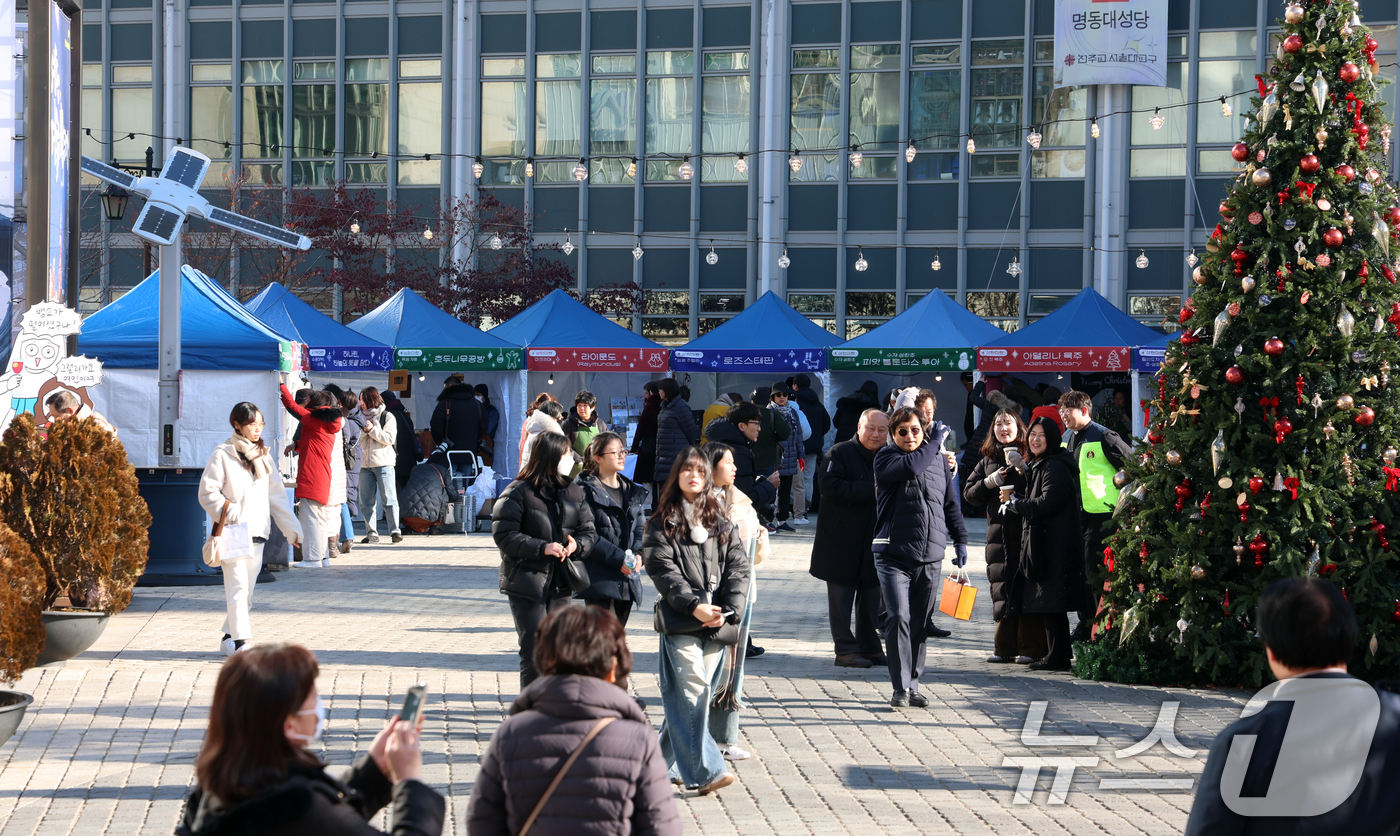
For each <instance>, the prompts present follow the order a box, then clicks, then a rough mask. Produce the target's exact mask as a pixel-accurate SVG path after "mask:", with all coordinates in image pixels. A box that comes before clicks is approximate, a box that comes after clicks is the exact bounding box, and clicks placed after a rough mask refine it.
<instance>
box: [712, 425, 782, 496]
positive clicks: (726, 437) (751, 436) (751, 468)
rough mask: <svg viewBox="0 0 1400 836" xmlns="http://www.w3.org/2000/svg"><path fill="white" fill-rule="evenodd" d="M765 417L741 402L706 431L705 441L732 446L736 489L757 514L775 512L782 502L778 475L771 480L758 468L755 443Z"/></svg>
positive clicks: (772, 475) (770, 477) (770, 476)
mask: <svg viewBox="0 0 1400 836" xmlns="http://www.w3.org/2000/svg"><path fill="white" fill-rule="evenodd" d="M762 426H763V425H762V414H761V412H760V411H759V408H758V407H757V406H754V405H753V404H751V403H744V402H740V403H737V404H735V405H734V406H731V407H730V408H729V411H728V412H727V413H725V415H724V417H723V418H716V419H715V420H713V421H711V422H710V423H709V425H708V426H706V427H705V438H706V439H707V440H709V441H712V442H713V441H717V442H719V443H720V444H728V445H729V446H730V447H731V448H733V450H734V487H736V488H738V489H739V490H740V492H742V493H743V494H744V496H747V497H748V498H749V501H750V502H752V503H753V507H754V508H755V509H756V510H761V509H765V508H768V509H771V508H772V507H773V503H774V502H776V501H777V499H778V482H779V481H780V477H779V476H778V474H777V473H776V472H775V473H770V474H769V475H768V477H767V478H764V477H762V476H760V475H759V473H758V467H757V465H755V464H754V459H753V443H754V441H755V440H756V439H757V438H758V433H759V431H760V430H761V429H762Z"/></svg>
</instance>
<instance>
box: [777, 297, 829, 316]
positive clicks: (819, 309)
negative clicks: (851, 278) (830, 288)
mask: <svg viewBox="0 0 1400 836" xmlns="http://www.w3.org/2000/svg"><path fill="white" fill-rule="evenodd" d="M787 301H788V304H789V305H791V306H792V308H793V310H795V311H797V312H798V313H804V314H814V313H816V314H821V313H836V297H835V296H830V295H827V294H814V293H789V294H788V299H787Z"/></svg>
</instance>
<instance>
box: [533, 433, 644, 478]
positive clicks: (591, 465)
mask: <svg viewBox="0 0 1400 836" xmlns="http://www.w3.org/2000/svg"><path fill="white" fill-rule="evenodd" d="M614 441H616V442H617V443H619V444H621V445H622V449H623V450H626V449H627V442H626V441H624V440H623V439H622V436H620V435H618V434H617V433H615V432H605V433H598V434H597V435H595V436H593V440H592V441H590V442H588V446H587V447H586V448H584V451H583V472H584V473H597V472H598V461H597V457H598V456H601V455H603V451H604V450H606V449H608V445H609V444H611V443H613V442H614ZM533 460H534V457H533V456H531V461H533Z"/></svg>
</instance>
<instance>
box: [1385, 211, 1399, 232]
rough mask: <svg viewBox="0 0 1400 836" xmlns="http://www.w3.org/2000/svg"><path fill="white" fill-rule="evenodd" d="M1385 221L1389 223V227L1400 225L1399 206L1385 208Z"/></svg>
mask: <svg viewBox="0 0 1400 836" xmlns="http://www.w3.org/2000/svg"><path fill="white" fill-rule="evenodd" d="M1385 222H1386V223H1388V224H1390V228H1391V229H1394V228H1395V227H1396V226H1397V225H1400V206H1392V207H1390V208H1389V209H1386V210H1385Z"/></svg>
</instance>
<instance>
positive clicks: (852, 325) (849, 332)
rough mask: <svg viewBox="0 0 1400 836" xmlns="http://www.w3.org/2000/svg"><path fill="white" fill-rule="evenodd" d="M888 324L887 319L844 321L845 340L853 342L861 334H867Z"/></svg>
mask: <svg viewBox="0 0 1400 836" xmlns="http://www.w3.org/2000/svg"><path fill="white" fill-rule="evenodd" d="M886 322H889V320H887V319H848V320H846V339H848V340H853V339H855V338H856V337H859V336H860V335H861V334H867V333H869V332H871V331H874V330H875V329H876V328H879V327H880V326H881V325H884V324H885V323H886Z"/></svg>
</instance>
